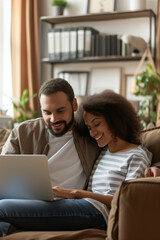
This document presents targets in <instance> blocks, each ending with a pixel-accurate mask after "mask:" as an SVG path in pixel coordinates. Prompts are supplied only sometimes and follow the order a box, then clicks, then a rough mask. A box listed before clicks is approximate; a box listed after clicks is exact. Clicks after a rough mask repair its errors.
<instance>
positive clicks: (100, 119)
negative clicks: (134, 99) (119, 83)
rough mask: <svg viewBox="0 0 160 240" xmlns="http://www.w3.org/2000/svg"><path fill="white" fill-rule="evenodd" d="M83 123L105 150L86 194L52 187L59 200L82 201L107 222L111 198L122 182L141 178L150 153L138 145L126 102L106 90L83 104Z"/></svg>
mask: <svg viewBox="0 0 160 240" xmlns="http://www.w3.org/2000/svg"><path fill="white" fill-rule="evenodd" d="M82 109H83V110H84V121H85V124H86V126H87V127H88V129H89V132H90V135H91V137H93V138H94V139H95V140H96V141H97V144H98V146H99V147H104V149H103V151H102V152H101V155H100V156H99V158H98V159H97V161H96V163H95V165H94V169H93V171H92V174H91V177H90V181H89V186H88V189H87V190H88V191H83V190H69V189H63V188H60V187H54V188H53V192H54V193H55V194H56V196H58V197H63V198H74V199H82V198H83V199H85V200H86V201H89V202H90V203H91V204H92V205H93V206H94V207H95V208H97V209H98V210H99V211H100V212H101V213H102V215H103V217H104V219H105V221H106V223H107V218H108V213H109V208H110V207H111V201H112V199H113V195H114V193H115V191H116V189H117V188H118V186H119V185H120V184H121V182H122V181H123V180H130V179H134V178H138V177H143V176H144V171H145V169H146V168H147V167H148V166H149V165H150V163H151V157H152V154H151V153H150V152H149V151H148V150H147V149H146V148H145V147H144V146H142V145H141V144H140V139H139V137H140V131H141V125H140V122H139V119H138V118H137V115H136V112H135V110H134V108H133V107H132V105H131V104H130V102H129V101H127V100H126V99H125V98H123V97H122V96H121V95H119V94H116V93H114V92H113V91H110V90H106V91H104V92H102V93H100V94H95V95H92V96H89V97H87V98H86V100H85V101H84V103H82Z"/></svg>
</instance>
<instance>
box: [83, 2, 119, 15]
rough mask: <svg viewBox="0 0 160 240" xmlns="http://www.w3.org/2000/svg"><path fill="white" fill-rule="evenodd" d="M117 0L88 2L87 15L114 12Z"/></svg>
mask: <svg viewBox="0 0 160 240" xmlns="http://www.w3.org/2000/svg"><path fill="white" fill-rule="evenodd" d="M115 2H116V0H88V5H87V13H101V12H113V11H114V10H115V4H116V3H115Z"/></svg>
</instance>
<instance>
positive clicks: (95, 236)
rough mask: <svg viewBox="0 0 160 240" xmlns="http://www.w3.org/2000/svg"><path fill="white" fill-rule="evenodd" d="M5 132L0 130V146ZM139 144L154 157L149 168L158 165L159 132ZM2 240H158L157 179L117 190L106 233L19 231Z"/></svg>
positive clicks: (134, 182) (146, 135)
mask: <svg viewBox="0 0 160 240" xmlns="http://www.w3.org/2000/svg"><path fill="white" fill-rule="evenodd" d="M7 136H8V132H6V131H5V130H3V129H0V143H1V145H0V146H2V145H3V144H4V142H5V141H6V139H7ZM142 142H143V144H144V145H145V146H147V147H148V149H149V150H150V151H151V152H152V153H153V160H152V164H153V163H156V162H158V161H160V128H156V129H152V130H148V131H146V132H143V133H142ZM1 239H4V240H22V239H23V240H54V239H56V240H62V239H65V240H72V239H74V240H81V239H84V240H144V239H145V240H159V239H160V177H157V178H139V179H136V180H131V181H127V182H125V181H124V182H123V183H122V184H121V186H120V187H119V189H118V190H117V192H116V194H115V196H114V198H113V201H112V208H111V212H110V216H109V221H108V230H107V232H106V231H103V230H96V229H86V230H83V231H72V232H71V231H68V232H40V231H39V232H24V231H19V232H16V233H14V234H11V235H8V236H7V237H4V238H1Z"/></svg>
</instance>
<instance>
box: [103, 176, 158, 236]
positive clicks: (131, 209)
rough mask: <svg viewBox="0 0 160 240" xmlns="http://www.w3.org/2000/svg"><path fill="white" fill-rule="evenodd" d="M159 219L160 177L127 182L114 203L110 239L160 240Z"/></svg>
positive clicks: (114, 199)
mask: <svg viewBox="0 0 160 240" xmlns="http://www.w3.org/2000/svg"><path fill="white" fill-rule="evenodd" d="M159 215H160V177H156V178H139V179H134V180H130V181H124V182H122V184H121V186H120V187H119V188H118V190H117V191H116V193H115V196H114V198H113V201H112V208H111V211H110V215H109V221H108V230H107V236H108V237H107V238H106V239H107V240H117V239H118V240H135V239H136V240H142V239H145V240H151V239H154V240H159V239H160V227H159V226H160V225H159V224H160V221H159ZM151 223H152V224H151Z"/></svg>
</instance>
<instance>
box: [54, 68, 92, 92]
mask: <svg viewBox="0 0 160 240" xmlns="http://www.w3.org/2000/svg"><path fill="white" fill-rule="evenodd" d="M58 77H59V78H63V79H65V80H66V81H68V82H69V84H70V85H71V86H72V88H73V90H74V93H75V95H76V96H85V95H87V89H88V78H89V72H88V71H62V72H59V73H58Z"/></svg>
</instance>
